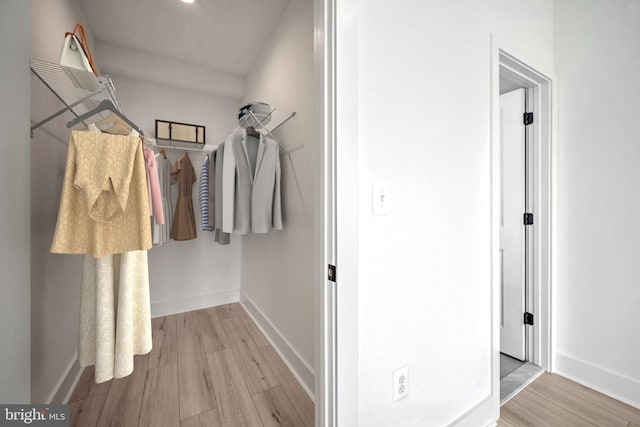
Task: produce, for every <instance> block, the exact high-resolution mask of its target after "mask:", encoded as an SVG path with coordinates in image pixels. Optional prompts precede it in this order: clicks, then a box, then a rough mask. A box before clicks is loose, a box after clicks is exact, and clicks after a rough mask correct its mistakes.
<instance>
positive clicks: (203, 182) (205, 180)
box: [198, 156, 215, 231]
mask: <svg viewBox="0 0 640 427" xmlns="http://www.w3.org/2000/svg"><path fill="white" fill-rule="evenodd" d="M198 195H199V198H200V227H201V228H202V231H213V230H215V227H214V226H213V224H209V156H205V158H204V160H203V161H202V171H201V172H200V184H199V187H198Z"/></svg>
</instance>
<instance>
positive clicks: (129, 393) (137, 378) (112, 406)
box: [97, 354, 149, 427]
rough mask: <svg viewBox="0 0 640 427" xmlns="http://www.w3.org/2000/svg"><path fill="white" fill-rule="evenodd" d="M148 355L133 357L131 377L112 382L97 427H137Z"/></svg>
mask: <svg viewBox="0 0 640 427" xmlns="http://www.w3.org/2000/svg"><path fill="white" fill-rule="evenodd" d="M148 361H149V355H148V354H145V355H143V356H135V359H134V369H133V372H132V373H131V375H128V376H126V377H124V378H117V379H114V380H113V383H112V384H111V388H110V389H109V392H108V393H107V398H106V401H105V404H104V408H103V409H102V413H101V414H100V420H99V421H98V424H97V426H98V427H137V425H138V419H139V417H140V406H141V404H142V395H143V393H144V383H145V379H146V376H147V364H148Z"/></svg>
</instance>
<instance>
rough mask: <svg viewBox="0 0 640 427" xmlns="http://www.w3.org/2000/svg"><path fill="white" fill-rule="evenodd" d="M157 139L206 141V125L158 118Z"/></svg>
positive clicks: (202, 142)
mask: <svg viewBox="0 0 640 427" xmlns="http://www.w3.org/2000/svg"><path fill="white" fill-rule="evenodd" d="M156 139H169V140H172V141H182V142H192V143H197V144H203V145H204V143H205V127H204V126H200V125H192V124H188V123H180V122H171V121H168V120H156Z"/></svg>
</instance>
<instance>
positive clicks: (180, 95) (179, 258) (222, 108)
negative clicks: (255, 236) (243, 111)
mask: <svg viewBox="0 0 640 427" xmlns="http://www.w3.org/2000/svg"><path fill="white" fill-rule="evenodd" d="M103 68H104V69H105V71H106V72H107V73H108V74H110V75H111V78H112V80H113V83H114V85H115V87H116V90H117V94H118V99H119V101H120V103H121V104H122V106H123V109H124V111H125V113H126V114H127V117H129V118H130V119H131V120H132V121H134V122H135V123H136V124H137V125H139V126H140V127H141V128H142V130H143V131H144V132H145V133H146V134H149V135H151V136H153V135H154V133H155V119H160V120H172V121H177V122H184V123H194V124H202V125H204V126H205V127H206V139H207V143H208V144H214V145H217V144H218V143H220V142H222V141H224V138H225V137H226V135H227V134H229V133H230V132H232V131H233V129H234V128H235V126H236V119H235V114H236V111H237V110H238V107H239V106H240V100H239V99H236V100H234V99H228V98H222V97H214V96H211V95H208V94H199V93H195V92H189V91H188V90H186V89H177V88H171V87H167V86H163V85H157V84H154V83H149V82H145V81H143V80H133V79H131V78H128V77H124V76H120V75H118V74H115V73H112V72H111V71H110V69H109V64H105V65H104V67H103ZM201 83H202V84H206V82H201ZM166 153H167V157H168V158H169V160H170V161H171V162H175V161H176V160H177V159H178V157H180V155H182V153H183V151H180V150H168V149H167V150H166ZM189 158H190V159H191V163H192V164H193V167H194V169H195V170H196V174H197V175H198V177H199V176H200V171H201V168H202V160H203V159H204V153H199V152H190V153H189ZM197 185H198V183H197V182H196V184H195V185H194V197H193V201H194V212H195V214H196V226H197V228H198V237H197V239H195V240H189V241H184V242H176V241H172V242H170V243H169V244H166V245H162V246H156V247H154V248H153V249H151V250H150V251H149V281H150V291H151V314H152V316H153V317H157V316H162V315H166V314H170V313H179V312H183V311H190V310H195V309H198V308H203V307H210V306H213V305H219V304H226V303H229V302H232V301H238V298H239V289H240V239H238V238H236V237H235V236H232V239H231V244H230V245H227V246H220V245H218V244H217V243H215V242H214V240H213V237H214V236H213V233H211V232H204V231H201V230H200V204H199V202H198V192H197ZM172 197H173V207H174V208H175V201H176V199H177V197H178V188H177V184H176V185H173V186H172Z"/></svg>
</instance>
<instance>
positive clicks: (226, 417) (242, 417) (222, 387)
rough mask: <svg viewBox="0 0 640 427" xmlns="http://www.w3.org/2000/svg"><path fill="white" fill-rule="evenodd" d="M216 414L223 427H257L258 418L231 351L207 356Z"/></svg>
mask: <svg viewBox="0 0 640 427" xmlns="http://www.w3.org/2000/svg"><path fill="white" fill-rule="evenodd" d="M207 360H208V362H209V366H210V369H211V373H212V376H213V383H214V387H215V395H216V400H217V402H218V413H219V415H220V418H221V419H222V423H223V425H224V426H225V427H227V426H233V427H236V426H237V427H259V426H261V425H262V424H261V423H260V418H259V417H258V413H257V411H256V407H255V405H254V403H253V400H252V399H251V395H250V394H249V390H248V389H247V386H246V384H245V382H244V379H243V378H242V373H241V372H240V367H239V366H238V362H237V361H236V359H235V357H234V355H233V352H232V351H231V349H226V350H221V351H217V352H215V353H209V354H207Z"/></svg>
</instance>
